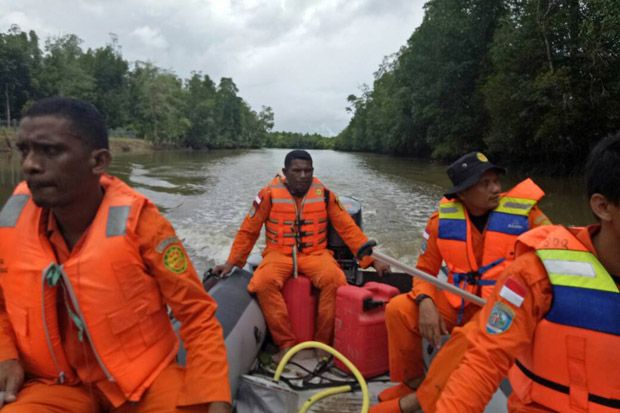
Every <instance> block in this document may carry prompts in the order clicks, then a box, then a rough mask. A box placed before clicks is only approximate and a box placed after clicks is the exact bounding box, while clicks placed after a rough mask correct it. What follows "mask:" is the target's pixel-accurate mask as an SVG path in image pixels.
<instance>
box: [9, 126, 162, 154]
mask: <svg viewBox="0 0 620 413" xmlns="http://www.w3.org/2000/svg"><path fill="white" fill-rule="evenodd" d="M16 134H17V130H16V129H7V128H2V129H0V152H3V153H12V152H16V151H17V148H16V147H15V139H16V137H17V136H16ZM155 150H157V148H156V147H155V146H154V145H153V144H151V143H150V142H147V141H145V140H144V139H137V138H126V137H119V136H113V137H110V151H111V152H112V155H117V154H121V153H135V154H143V153H151V152H153V151H155Z"/></svg>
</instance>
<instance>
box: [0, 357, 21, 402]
mask: <svg viewBox="0 0 620 413" xmlns="http://www.w3.org/2000/svg"><path fill="white" fill-rule="evenodd" d="M23 383H24V368H23V367H22V365H21V364H20V363H19V361H18V360H15V359H11V360H5V361H0V394H2V397H0V407H2V406H4V404H5V403H11V402H14V401H15V399H17V392H19V390H20V389H21V387H22V384H23Z"/></svg>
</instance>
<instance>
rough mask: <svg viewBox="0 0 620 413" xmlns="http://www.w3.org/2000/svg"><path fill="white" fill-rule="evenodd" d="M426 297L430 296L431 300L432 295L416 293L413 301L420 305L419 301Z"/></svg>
mask: <svg viewBox="0 0 620 413" xmlns="http://www.w3.org/2000/svg"><path fill="white" fill-rule="evenodd" d="M427 298H430V299H431V300H432V297H431V296H430V295H428V294H419V295H416V297H415V303H416V304H418V305H420V303H421V302H422V301H423V300H425V299H427Z"/></svg>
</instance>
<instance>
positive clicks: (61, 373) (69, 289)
mask: <svg viewBox="0 0 620 413" xmlns="http://www.w3.org/2000/svg"><path fill="white" fill-rule="evenodd" d="M52 266H54V267H56V269H57V270H58V271H59V272H60V276H61V277H62V280H63V282H64V286H65V292H66V293H67V294H68V295H69V298H70V299H71V303H72V304H73V308H74V309H75V312H76V313H77V316H78V317H79V318H80V320H81V322H82V325H83V326H84V331H85V332H86V337H87V338H88V343H89V345H90V348H91V349H92V350H93V354H94V356H95V359H96V360H97V364H99V367H101V370H102V371H103V373H104V374H105V376H106V378H107V379H108V381H111V382H114V381H115V380H114V377H113V376H112V374H111V373H110V371H109V370H108V369H107V367H106V366H105V365H104V364H103V361H102V360H101V357H100V356H99V353H98V352H97V349H96V348H95V346H94V345H93V342H92V339H91V335H90V331H89V330H88V326H87V325H86V323H85V322H84V316H83V315H82V311H81V310H80V305H79V303H78V300H77V297H76V296H75V292H74V291H73V286H72V285H71V281H70V280H69V277H68V276H67V274H66V273H65V271H64V269H63V266H62V265H57V264H56V263H51V264H50V265H49V266H48V267H47V268H46V269H45V270H43V277H42V278H43V280H42V285H43V288H42V293H43V297H42V301H43V305H42V307H43V329H44V331H45V339H46V341H47V346H48V348H49V351H50V355H51V356H52V361H53V363H54V365H55V366H56V370H58V372H59V373H58V379H59V382H60V383H61V384H62V383H64V381H65V372H64V371H61V369H60V367H59V363H58V359H57V358H56V354H55V353H54V349H53V347H52V340H51V338H50V334H49V328H48V326H47V322H46V318H45V282H46V281H47V272H48V271H49V270H50V267H52Z"/></svg>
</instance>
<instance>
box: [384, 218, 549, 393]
mask: <svg viewBox="0 0 620 413" xmlns="http://www.w3.org/2000/svg"><path fill="white" fill-rule="evenodd" d="M528 222H529V226H530V228H534V227H537V226H540V225H546V224H549V219H548V218H547V217H546V215H545V214H543V213H542V211H541V210H540V209H539V208H538V207H537V206H535V207H534V208H533V209H532V211H531V212H530V214H529V217H528ZM425 233H426V234H428V239H427V240H426V247H425V249H424V250H423V251H422V252H421V254H420V256H419V257H418V262H417V264H416V268H418V269H420V270H422V271H424V272H426V273H428V274H438V273H439V271H440V268H441V264H442V261H444V259H445V260H449V257H446V258H444V257H442V256H441V252H440V250H439V247H438V246H437V238H438V233H439V214H438V213H434V214H433V215H432V216H431V217H430V219H429V221H428V224H427V226H426V230H425ZM471 233H472V244H473V251H474V254H475V255H476V260H477V262H478V265H481V260H482V255H483V245H484V233H480V232H479V231H478V230H477V229H476V228H475V226H473V225H472V226H471ZM425 237H426V236H425ZM420 294H425V295H428V296H429V297H431V299H432V300H433V302H434V303H435V306H436V307H437V311H438V312H439V313H440V314H441V317H442V318H443V320H444V322H445V325H446V328H447V329H448V331H452V329H453V328H454V327H455V326H456V325H457V316H458V309H456V308H455V307H453V306H452V305H451V304H450V302H449V301H448V299H447V297H446V295H445V294H444V293H443V292H441V291H440V290H439V289H438V288H437V287H435V286H434V285H433V284H431V283H429V282H427V281H424V280H421V279H419V278H416V279H415V280H414V283H413V289H412V291H411V292H410V293H408V294H401V295H399V296H397V297H394V298H393V299H392V300H391V301H390V303H389V304H388V306H387V308H386V325H387V329H388V346H389V349H388V350H389V361H390V379H391V380H392V381H394V382H406V381H408V380H411V379H415V378H417V377H421V376H422V375H423V374H424V362H423V357H422V336H421V335H420V332H419V330H418V323H419V312H418V306H417V304H416V303H415V297H416V296H418V295H420ZM478 310H480V307H479V306H477V305H475V304H466V305H465V308H464V313H463V323H466V322H467V321H469V320H470V319H471V318H472V317H473V315H474V314H476V313H477V312H478ZM450 341H452V340H450ZM447 345H450V346H451V347H460V348H462V349H464V348H465V347H464V343H456V342H455V343H452V344H450V342H448V344H447ZM463 352H464V350H462V351H460V352H455V355H456V359H457V360H459V359H460V356H461V355H462V353H463ZM441 353H443V351H442V352H440V354H441ZM434 363H435V361H434ZM446 363H447V364H452V365H454V364H453V363H454V361H453V360H448V359H447V360H446ZM438 371H444V370H443V369H441V370H438ZM444 379H447V376H445V377H444ZM424 386H425V385H424V383H423V385H422V387H420V389H419V390H421V392H419V394H418V399H419V400H420V402H421V403H424V400H423V399H424V396H425V394H426V393H425V390H424Z"/></svg>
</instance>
